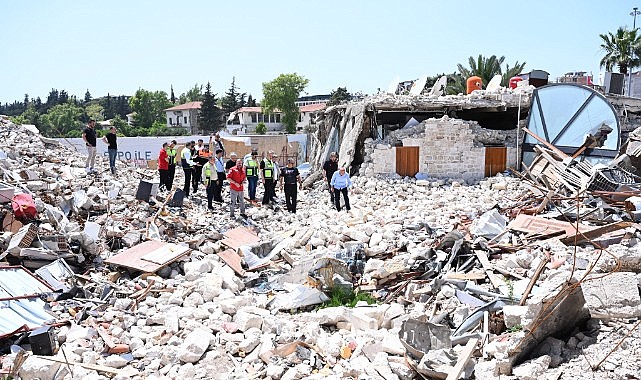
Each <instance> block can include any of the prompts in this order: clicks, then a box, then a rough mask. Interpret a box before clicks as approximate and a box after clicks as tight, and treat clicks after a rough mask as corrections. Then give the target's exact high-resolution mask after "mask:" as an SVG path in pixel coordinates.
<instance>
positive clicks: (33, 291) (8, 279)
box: [0, 267, 55, 337]
mask: <svg viewBox="0 0 641 380" xmlns="http://www.w3.org/2000/svg"><path fill="white" fill-rule="evenodd" d="M51 291H52V289H51V288H50V287H48V286H47V285H46V284H44V283H43V282H41V281H40V280H38V279H37V278H36V277H34V276H33V275H32V274H31V272H29V271H27V270H26V269H25V268H23V267H0V298H2V299H6V298H19V297H25V296H32V297H30V298H27V299H24V298H23V299H14V300H5V301H0V337H2V336H5V335H7V334H10V333H12V332H14V331H16V330H17V329H19V328H20V327H22V326H24V325H26V326H27V327H28V328H29V329H34V328H38V327H40V326H42V325H45V324H47V323H50V322H53V321H55V318H54V317H53V316H52V315H51V314H49V313H47V311H46V309H45V306H46V305H45V302H44V301H42V300H41V299H40V298H39V297H38V296H37V295H38V294H42V293H48V292H51Z"/></svg>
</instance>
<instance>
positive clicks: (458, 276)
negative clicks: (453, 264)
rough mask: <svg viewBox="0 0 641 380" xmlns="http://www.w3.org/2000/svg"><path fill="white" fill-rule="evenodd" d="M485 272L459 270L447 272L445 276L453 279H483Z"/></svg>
mask: <svg viewBox="0 0 641 380" xmlns="http://www.w3.org/2000/svg"><path fill="white" fill-rule="evenodd" d="M485 277H487V276H486V274H485V273H474V272H471V273H461V272H449V273H447V274H445V278H448V279H454V280H484V279H485Z"/></svg>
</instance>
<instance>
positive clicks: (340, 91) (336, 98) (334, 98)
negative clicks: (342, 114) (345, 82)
mask: <svg viewBox="0 0 641 380" xmlns="http://www.w3.org/2000/svg"><path fill="white" fill-rule="evenodd" d="M351 99H352V95H351V94H350V93H349V92H347V87H339V88H337V89H336V90H333V91H332V92H331V93H330V94H329V101H328V102H327V105H328V106H335V105H337V104H341V103H346V102H349V101H350V100H351Z"/></svg>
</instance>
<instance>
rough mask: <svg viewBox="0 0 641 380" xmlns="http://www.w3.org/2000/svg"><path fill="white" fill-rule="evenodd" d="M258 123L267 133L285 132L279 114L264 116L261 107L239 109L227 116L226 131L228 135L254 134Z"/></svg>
mask: <svg viewBox="0 0 641 380" xmlns="http://www.w3.org/2000/svg"><path fill="white" fill-rule="evenodd" d="M258 123H265V126H266V127H267V132H280V131H284V130H285V126H284V125H283V124H282V123H281V113H280V112H274V113H271V114H264V113H263V111H262V108H261V107H241V108H239V109H237V110H236V111H234V112H232V113H231V114H229V117H228V118H227V131H229V133H234V131H238V132H236V133H241V134H243V133H255V132H256V126H257V125H258Z"/></svg>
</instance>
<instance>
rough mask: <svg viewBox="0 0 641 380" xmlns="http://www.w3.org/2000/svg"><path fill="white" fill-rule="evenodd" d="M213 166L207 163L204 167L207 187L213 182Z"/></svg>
mask: <svg viewBox="0 0 641 380" xmlns="http://www.w3.org/2000/svg"><path fill="white" fill-rule="evenodd" d="M212 166H213V165H212V164H211V163H209V162H208V163H206V164H205V165H204V166H203V173H204V174H205V185H209V181H211V172H212V170H211V167H212ZM214 171H215V170H214Z"/></svg>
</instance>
